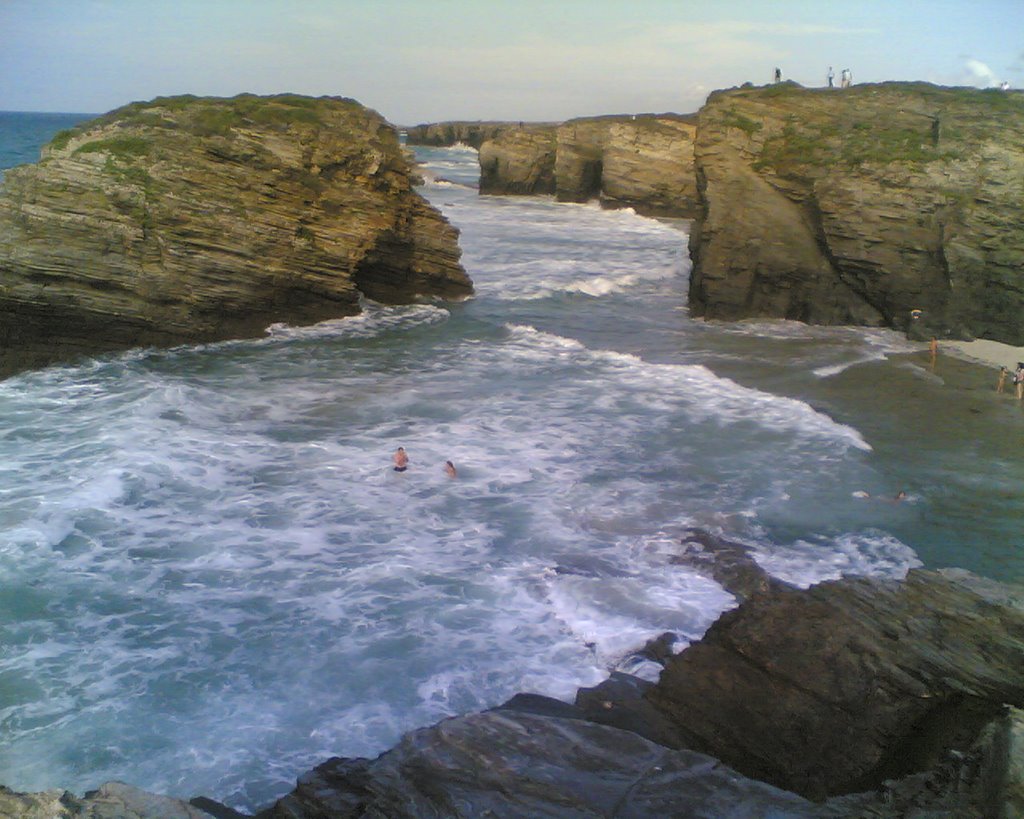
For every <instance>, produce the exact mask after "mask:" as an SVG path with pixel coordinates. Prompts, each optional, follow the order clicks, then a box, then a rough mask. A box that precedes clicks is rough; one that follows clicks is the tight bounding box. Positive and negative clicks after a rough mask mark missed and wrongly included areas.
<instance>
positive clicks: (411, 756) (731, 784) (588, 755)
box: [260, 711, 835, 819]
mask: <svg viewBox="0 0 1024 819" xmlns="http://www.w3.org/2000/svg"><path fill="white" fill-rule="evenodd" d="M768 815H776V816H793V817H799V816H824V815H828V814H825V813H824V812H822V811H821V810H820V809H818V808H817V806H815V805H814V804H812V803H811V802H808V801H806V800H804V799H802V798H800V797H799V796H797V795H795V794H791V793H785V792H783V791H780V790H778V789H776V788H773V787H771V786H770V785H765V784H763V783H760V782H753V781H751V780H748V779H744V778H743V777H741V776H739V775H737V774H736V773H735V772H734V771H732V770H730V769H729V768H727V767H725V766H724V765H721V764H720V763H719V762H718V761H717V760H714V759H711V758H710V757H707V756H704V755H702V754H698V753H695V752H693V751H674V750H671V749H668V748H665V747H663V746H661V745H656V744H655V743H653V742H649V741H648V740H645V739H643V738H641V737H639V736H637V735H636V734H633V733H630V732H628V731H621V730H618V729H615V728H609V727H606V726H603V725H595V724H593V723H589V722H583V721H579V720H572V719H563V718H560V717H542V716H537V715H534V714H527V713H521V712H515V711H491V712H487V713H483V714H474V715H471V716H466V717H456V718H454V719H450V720H446V721H444V722H442V723H439V724H438V725H435V726H434V727H432V728H425V729H422V730H420V731H414V732H412V733H410V734H407V735H406V736H405V737H404V738H403V739H402V741H401V742H400V743H399V744H398V745H397V746H396V747H395V748H394V749H392V750H391V751H388V752H387V753H386V754H384V755H382V756H380V757H378V758H377V759H376V760H373V761H372V762H371V761H368V760H365V759H355V760H346V759H332V760H330V761H328V762H326V763H324V764H323V765H320V766H319V767H317V768H316V769H314V770H313V771H311V772H310V773H308V774H306V775H305V776H304V777H303V778H302V779H300V780H299V786H298V788H296V790H295V791H294V792H293V793H291V794H290V795H289V796H287V797H285V798H284V799H282V800H280V801H279V802H278V803H277V805H275V806H274V808H272V809H271V810H269V811H267V812H265V813H262V814H260V817H261V819H298V818H299V817H303V818H304V819H305V818H306V817H310V818H311V817H337V818H338V819H341V817H345V818H346V819H349V818H351V819H356V817H381V819H383V817H387V818H388V819H421V817H427V816H434V817H465V818H466V819H477V817H482V816H492V817H536V818H537V819H540V817H551V819H564V817H617V818H621V819H626V818H627V817H636V819H641V818H643V819H649V818H650V817H656V816H657V817H662V816H665V817H667V816H694V817H698V816H706V817H728V816H768ZM833 815H835V814H833Z"/></svg>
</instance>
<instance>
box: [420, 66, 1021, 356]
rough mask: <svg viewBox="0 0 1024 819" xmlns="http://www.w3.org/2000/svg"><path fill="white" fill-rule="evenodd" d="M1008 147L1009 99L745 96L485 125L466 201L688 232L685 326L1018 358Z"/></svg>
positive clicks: (903, 87) (1016, 124)
mask: <svg viewBox="0 0 1024 819" xmlns="http://www.w3.org/2000/svg"><path fill="white" fill-rule="evenodd" d="M443 126H444V124H437V125H434V126H419V129H421V130H423V131H424V132H430V133H431V134H432V135H433V137H434V138H435V139H438V138H439V137H440V135H443V134H444V133H446V130H445V128H444V127H443ZM453 132H454V131H453ZM419 133H420V130H417V129H411V130H410V132H409V141H410V142H413V143H415V142H416V141H417V140H418V139H419V138H420V137H419V136H418V134H419ZM1022 133H1024V93H1020V92H1007V91H998V90H995V89H989V90H978V89H971V88H943V87H939V86H934V85H930V84H927V83H895V82H894V83H881V84H875V85H861V86H855V87H853V88H848V89H843V90H842V91H838V90H836V89H807V88H802V87H801V86H798V85H796V84H795V83H781V84H778V85H772V86H764V87H754V86H744V87H742V88H738V89H731V90H727V91H717V92H715V93H713V94H712V95H711V96H710V97H709V98H708V101H707V103H706V104H705V105H704V106H703V107H702V108H701V110H700V111H699V112H698V113H697V114H695V115H677V114H662V115H653V114H640V115H628V116H610V117H591V118H585V119H578V120H570V121H568V122H565V123H562V124H560V125H557V126H554V125H541V124H537V125H525V126H524V124H522V123H520V124H519V125H518V126H517V125H516V124H514V123H505V124H504V125H499V124H493V123H492V124H491V128H490V130H489V131H487V132H486V133H485V132H481V133H480V134H479V139H478V142H479V150H480V169H481V176H480V190H481V193H485V194H550V195H554V196H555V197H556V198H557V199H559V200H560V201H567V202H585V201H592V200H594V201H598V202H600V204H601V205H602V206H606V207H632V208H634V209H635V210H636V211H637V212H638V213H641V214H645V215H664V216H682V217H686V218H692V219H693V220H694V222H693V229H692V231H691V234H690V256H691V259H692V260H693V270H692V275H691V279H690V292H689V301H690V306H691V311H692V312H693V314H694V315H698V316H704V317H706V318H709V319H721V320H725V321H733V320H737V319H742V318H755V317H768V318H785V319H794V320H798V321H803V322H807V323H810V324H851V325H862V326H885V327H891V328H894V329H897V330H901V331H906V332H907V333H908V334H909V335H910V337H911V338H914V339H917V340H928V339H930V338H931V337H933V336H935V337H937V338H939V339H940V340H941V339H958V340H971V339H975V338H978V339H987V340H991V341H997V342H1002V343H1005V344H1008V345H1013V346H1024V310H1022V309H1021V308H1022V306H1024V286H1022V283H1021V278H1020V269H1021V266H1022V265H1024V244H1022V241H1024V240H1022V239H1021V232H1020V231H1019V230H1018V229H1017V225H1019V224H1020V223H1021V221H1022V220H1024V204H1022V203H1024V189H1022V188H1021V183H1020V180H1021V179H1024V140H1022V137H1021V134H1022ZM429 144H445V143H443V142H440V141H434V142H431V143H429Z"/></svg>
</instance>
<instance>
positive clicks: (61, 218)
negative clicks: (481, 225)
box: [0, 95, 472, 375]
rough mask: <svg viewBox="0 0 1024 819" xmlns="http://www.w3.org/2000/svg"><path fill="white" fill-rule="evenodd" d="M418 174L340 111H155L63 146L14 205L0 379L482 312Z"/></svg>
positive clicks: (5, 210) (277, 106)
mask: <svg viewBox="0 0 1024 819" xmlns="http://www.w3.org/2000/svg"><path fill="white" fill-rule="evenodd" d="M409 170H410V169H409V165H408V162H407V160H406V159H405V158H404V156H403V154H402V152H401V150H400V147H399V144H398V139H397V135H396V133H395V131H394V129H393V128H392V127H391V126H390V125H388V124H387V123H386V122H385V121H384V120H383V119H382V118H381V117H380V116H379V115H378V114H376V113H375V112H373V111H370V110H368V109H366V108H364V107H362V106H361V105H359V104H358V103H356V102H354V101H352V100H343V99H340V98H319V99H312V98H308V97H298V96H292V95H282V96H276V97H254V96H251V95H242V96H239V97H235V98H232V99H210V98H195V97H187V96H186V97H172V98H158V99H156V100H153V101H152V102H147V103H133V104H132V105H129V106H126V107H124V108H121V109H118V110H116V111H113V112H111V113H110V114H107V115H105V116H103V117H100V118H99V119H97V120H93V121H91V122H88V123H85V124H83V125H81V126H79V127H76V128H75V129H73V130H71V131H67V132H63V133H62V134H59V135H58V136H57V138H55V139H54V140H53V141H52V142H51V143H50V145H49V146H47V147H46V148H45V149H44V151H43V157H42V159H41V161H40V162H39V163H38V164H36V165H27V166H23V167H20V168H16V169H13V170H10V171H8V172H7V173H6V175H5V179H4V184H3V188H2V189H0V279H2V285H0V375H7V374H10V373H12V372H16V371H18V370H20V369H25V368H28V367H33V366H38V365H44V364H47V363H50V362H53V361H60V360H66V359H69V358H72V357H74V356H77V355H80V354H89V353H95V352H100V351H106V350H119V349H124V348H128V347H134V346H148V345H153V346H166V345H172V344H180V343H186V342H203V341H213V340H219V339H225V338H239V337H251V336H258V335H261V334H262V333H263V330H264V328H266V327H267V325H269V324H271V323H273V322H279V321H284V322H289V323H292V324H308V323H313V322H316V321H320V320H323V319H328V318H337V317H341V316H346V315H352V314H354V313H357V312H359V304H358V301H359V298H360V296H361V295H365V296H368V297H370V298H372V299H376V300H378V301H382V302H386V303H403V302H408V301H411V300H413V299H415V298H416V297H417V296H420V295H425V296H431V295H436V296H441V297H447V298H460V297H464V296H467V295H469V293H470V292H471V288H472V285H471V283H470V281H469V279H468V277H467V276H466V274H465V271H464V270H463V269H462V267H461V265H460V264H459V255H460V251H459V249H458V243H457V236H458V234H457V231H456V230H455V229H454V228H453V227H452V226H451V225H450V224H448V222H447V221H446V220H445V219H444V218H443V217H442V216H441V215H440V214H439V213H438V212H437V211H436V210H435V209H434V208H433V207H431V206H430V205H429V204H428V203H427V202H426V201H425V200H424V199H423V198H422V197H421V196H420V195H419V193H417V192H416V191H415V190H413V187H412V183H411V179H410V172H409Z"/></svg>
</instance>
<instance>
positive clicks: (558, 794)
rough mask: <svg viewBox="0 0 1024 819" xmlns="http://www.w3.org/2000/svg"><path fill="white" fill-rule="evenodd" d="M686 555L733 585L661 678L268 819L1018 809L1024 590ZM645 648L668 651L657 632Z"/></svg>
mask: <svg viewBox="0 0 1024 819" xmlns="http://www.w3.org/2000/svg"><path fill="white" fill-rule="evenodd" d="M678 560H679V561H681V562H685V563H687V564H688V565H691V566H694V567H697V568H699V569H700V570H701V571H705V572H707V573H708V574H710V575H711V576H713V577H715V578H716V579H717V580H719V581H720V582H723V583H725V584H726V586H727V587H728V588H729V589H730V590H732V591H734V592H735V593H737V595H738V596H739V597H740V599H741V600H742V602H741V603H740V605H739V606H738V607H737V608H736V609H734V610H732V611H730V612H727V613H725V614H723V615H722V616H721V617H720V618H719V620H718V621H717V622H716V623H715V624H714V625H713V626H712V627H711V628H710V629H709V630H708V632H707V634H706V635H705V636H704V637H703V638H702V639H701V640H700V641H698V642H696V643H694V644H692V645H691V646H689V647H688V648H687V649H686V650H684V651H683V652H681V653H680V654H678V655H675V656H672V655H670V654H665V653H661V655H660V656H661V659H662V661H663V662H664V665H665V670H664V672H663V673H662V675H661V679H660V680H659V681H658V682H657V683H650V682H645V681H643V680H640V679H638V678H635V677H631V676H629V675H627V674H621V673H615V674H613V675H612V676H611V677H610V678H609V679H608V680H607V681H606V682H605V683H602V684H601V685H599V686H597V687H595V688H592V689H581V690H580V691H579V692H578V694H577V697H576V700H575V702H574V703H572V704H570V703H565V702H560V701H558V700H553V699H550V698H548V697H542V696H538V695H530V694H520V695H517V696H516V697H514V698H513V699H512V700H510V701H509V702H507V703H505V704H504V705H502V706H499V707H498V708H495V709H492V710H490V711H485V712H482V713H477V714H469V715H465V716H459V717H453V718H451V719H447V720H444V721H442V722H440V723H438V724H437V725H434V726H431V727H427V728H422V729H419V730H416V731H412V732H410V733H408V734H406V735H405V736H404V737H403V738H402V739H401V740H400V742H399V743H398V744H397V745H396V746H395V747H394V748H392V749H391V750H389V751H387V752H385V753H383V754H381V755H380V756H379V757H377V758H376V759H374V760H368V759H350V758H340V757H339V758H334V759H330V760H328V761H326V762H324V763H323V764H321V765H319V766H317V767H316V768H315V769H313V770H312V771H310V772H308V773H306V774H304V775H303V776H301V777H300V778H299V781H298V785H297V787H296V789H295V790H294V791H293V792H292V793H290V794H289V795H287V796H285V797H284V798H282V799H280V800H279V801H278V802H276V803H275V804H274V805H272V806H270V807H268V808H267V809H265V810H263V811H261V812H260V813H258V814H257V816H259V817H260V818H261V819H323V817H339V818H340V817H346V819H347V818H349V817H351V818H352V819H355V817H385V816H386V817H392V818H393V819H398V817H410V819H412V818H413V817H423V816H445V817H478V816H496V817H521V816H531V817H563V816H567V815H572V816H581V817H582V816H592V817H612V816H614V817H649V816H726V815H743V816H767V815H784V816H805V817H841V816H862V817H903V816H925V815H928V816H1013V815H1019V814H1020V812H1021V811H1024V711H1021V710H1018V709H1021V708H1024V588H1021V587H1019V586H1009V585H1004V584H1000V583H997V582H995V581H991V580H987V579H984V578H980V577H978V576H975V575H972V574H970V573H968V572H965V571H960V570H943V571H926V570H912V571H911V572H910V573H909V574H908V576H907V578H906V579H905V580H903V581H896V580H887V579H878V578H864V577H849V578H844V579H841V580H836V581H827V582H824V583H820V584H818V585H816V586H812V587H811V588H808V589H797V588H793V587H791V586H788V585H787V584H785V583H782V582H780V581H777V580H773V579H771V578H770V577H768V575H766V574H765V573H764V572H763V571H762V570H761V569H760V568H759V567H758V566H757V564H756V562H755V561H754V560H753V559H752V558H751V557H750V555H749V553H748V551H747V549H746V547H744V546H743V545H742V544H735V543H729V542H725V541H721V540H720V539H718V538H716V537H714V536H712V535H710V534H708V533H706V532H691V533H690V534H689V535H688V536H686V537H684V538H683V539H682V540H681V543H680V549H679V557H678ZM649 650H651V651H652V652H654V655H655V656H657V651H656V647H655V646H651V647H649ZM0 815H10V816H20V817H24V819H35V817H39V819H42V817H44V816H45V817H73V816H104V817H108V818H109V819H120V818H121V817H133V818H134V817H156V816H160V817H168V819H177V818H178V817H180V818H181V819H197V817H203V816H214V817H220V819H224V818H225V817H233V818H234V819H237V817H239V816H241V815H242V814H238V813H237V812H235V811H233V810H232V809H230V808H227V807H225V806H223V805H220V804H218V803H216V802H215V801H213V800H210V799H208V798H203V797H198V798H196V799H193V800H192V801H191V803H186V802H184V801H182V800H174V799H170V798H169V797H162V796H157V795H153V794H147V793H145V792H143V791H138V790H137V789H134V788H130V787H128V786H124V785H122V784H119V783H108V784H107V785H104V786H102V787H101V788H100V789H99V790H98V791H96V792H92V793H90V794H87V795H86V796H85V797H83V798H77V797H74V796H73V795H70V794H67V793H63V792H60V791H48V792H45V793H41V794H15V793H13V792H10V791H7V790H4V791H2V792H0Z"/></svg>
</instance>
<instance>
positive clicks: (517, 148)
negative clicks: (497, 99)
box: [408, 114, 699, 217]
mask: <svg viewBox="0 0 1024 819" xmlns="http://www.w3.org/2000/svg"><path fill="white" fill-rule="evenodd" d="M695 131H696V117H695V116H692V115H686V116H684V115H679V114H637V115H614V116H606V117H584V118H581V119H573V120H569V121H568V122H564V123H562V124H560V125H552V124H549V123H466V122H439V123H434V124H433V125H418V126H416V127H415V128H410V129H408V141H409V143H410V144H420V145H455V144H456V143H460V142H461V143H463V144H466V145H471V146H473V147H475V148H478V149H479V151H480V192H481V193H485V194H555V196H556V197H557V198H558V200H559V201H562V202H589V201H591V200H597V201H599V202H600V203H601V205H602V206H604V207H609V208H624V207H629V208H634V209H635V210H636V211H637V212H638V213H643V214H645V215H652V216H655V215H656V216H680V217H692V216H695V215H696V214H697V211H698V208H699V199H698V195H697V183H696V176H695V174H694V167H693V145H694V137H695Z"/></svg>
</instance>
